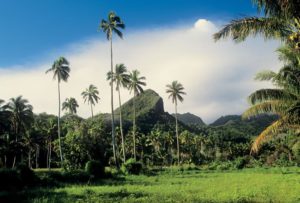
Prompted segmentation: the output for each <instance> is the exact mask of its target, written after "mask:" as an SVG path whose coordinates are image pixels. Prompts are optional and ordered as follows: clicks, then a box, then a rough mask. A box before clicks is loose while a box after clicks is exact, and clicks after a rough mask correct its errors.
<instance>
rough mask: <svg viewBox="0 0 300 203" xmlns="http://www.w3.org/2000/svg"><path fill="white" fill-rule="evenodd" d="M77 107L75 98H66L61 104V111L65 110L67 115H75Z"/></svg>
mask: <svg viewBox="0 0 300 203" xmlns="http://www.w3.org/2000/svg"><path fill="white" fill-rule="evenodd" d="M78 107H79V105H78V103H77V101H76V99H75V98H73V97H70V98H67V99H66V100H65V101H64V102H63V104H62V110H67V111H68V112H69V114H76V113H77V108H78Z"/></svg>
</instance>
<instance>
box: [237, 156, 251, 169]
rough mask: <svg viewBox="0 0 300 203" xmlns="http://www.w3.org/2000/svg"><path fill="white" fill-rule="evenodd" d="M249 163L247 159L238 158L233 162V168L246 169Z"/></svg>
mask: <svg viewBox="0 0 300 203" xmlns="http://www.w3.org/2000/svg"><path fill="white" fill-rule="evenodd" d="M249 161H250V159H249V157H239V158H237V159H236V160H234V167H235V168H236V169H243V168H245V167H246V165H247V164H248V163H249Z"/></svg>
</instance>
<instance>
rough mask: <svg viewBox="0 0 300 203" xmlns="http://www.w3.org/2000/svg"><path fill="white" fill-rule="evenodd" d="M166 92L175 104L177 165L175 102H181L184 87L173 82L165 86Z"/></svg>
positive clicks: (178, 155) (178, 152)
mask: <svg viewBox="0 0 300 203" xmlns="http://www.w3.org/2000/svg"><path fill="white" fill-rule="evenodd" d="M166 92H167V93H168V94H169V98H171V99H172V102H173V103H174V104H175V122H176V139H177V158H178V165H179V163H180V151H179V138H178V136H179V135H178V121H177V101H178V100H179V101H180V102H182V101H183V97H182V95H185V94H186V93H185V92H184V87H183V86H182V84H181V83H179V82H178V81H173V82H172V84H170V85H167V90H166Z"/></svg>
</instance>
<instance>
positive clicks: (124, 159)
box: [118, 87, 126, 163]
mask: <svg viewBox="0 0 300 203" xmlns="http://www.w3.org/2000/svg"><path fill="white" fill-rule="evenodd" d="M118 92H119V111H120V131H121V138H122V150H123V163H125V161H126V156H125V144H124V135H123V123H122V103H121V93H120V87H118Z"/></svg>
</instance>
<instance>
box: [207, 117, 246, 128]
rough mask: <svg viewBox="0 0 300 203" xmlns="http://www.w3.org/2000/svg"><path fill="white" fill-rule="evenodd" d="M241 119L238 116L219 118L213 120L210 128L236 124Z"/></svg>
mask: <svg viewBox="0 0 300 203" xmlns="http://www.w3.org/2000/svg"><path fill="white" fill-rule="evenodd" d="M241 120H242V117H241V116H239V115H227V116H221V117H220V118H218V119H217V120H215V121H214V122H213V123H211V124H210V126H221V125H226V123H228V122H231V123H232V122H236V121H241Z"/></svg>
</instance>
